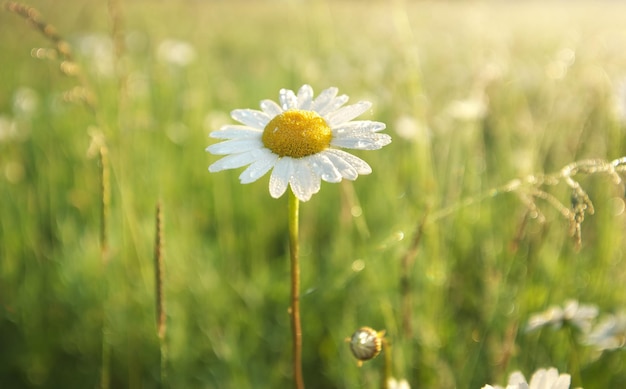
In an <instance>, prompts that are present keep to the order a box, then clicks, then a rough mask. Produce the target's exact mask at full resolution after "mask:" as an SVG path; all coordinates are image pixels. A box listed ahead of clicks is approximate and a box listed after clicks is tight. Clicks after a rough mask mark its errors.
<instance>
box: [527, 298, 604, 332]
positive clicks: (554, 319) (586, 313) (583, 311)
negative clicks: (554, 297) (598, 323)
mask: <svg viewBox="0 0 626 389" xmlns="http://www.w3.org/2000/svg"><path fill="white" fill-rule="evenodd" d="M597 316H598V307H597V306H595V305H590V304H579V302H578V301H576V300H567V301H566V302H565V306H564V307H563V308H561V307H558V306H552V307H550V308H548V309H547V310H545V311H543V312H541V313H538V314H535V315H532V316H531V317H530V319H529V320H528V324H527V326H526V331H527V332H530V331H534V330H536V329H538V328H541V327H546V326H552V327H553V328H555V329H558V328H561V327H562V326H563V325H564V324H569V325H571V326H574V327H576V328H578V329H579V330H581V331H582V332H587V331H589V329H591V321H592V320H593V319H595V318H596V317H597Z"/></svg>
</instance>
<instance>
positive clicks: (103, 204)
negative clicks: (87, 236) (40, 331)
mask: <svg viewBox="0 0 626 389" xmlns="http://www.w3.org/2000/svg"><path fill="white" fill-rule="evenodd" d="M98 151H99V157H100V256H101V258H100V263H101V267H102V281H101V282H102V301H103V302H102V366H101V373H100V388H101V389H108V388H109V385H110V375H111V371H110V370H111V342H110V339H109V337H110V329H109V319H108V317H107V313H108V309H107V300H108V277H107V265H108V262H109V243H108V224H109V223H108V220H109V209H110V205H111V186H110V170H109V169H110V167H109V156H108V149H107V147H106V145H104V144H102V145H101V146H100V148H99V149H98Z"/></svg>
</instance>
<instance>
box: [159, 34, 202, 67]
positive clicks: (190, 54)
mask: <svg viewBox="0 0 626 389" xmlns="http://www.w3.org/2000/svg"><path fill="white" fill-rule="evenodd" d="M157 56H158V57H159V60H161V61H162V62H164V63H167V64H169V65H173V66H178V67H181V68H183V67H186V66H188V65H189V64H190V63H192V62H193V61H194V60H195V59H196V49H195V48H194V47H193V46H192V45H191V44H190V43H188V42H185V41H181V40H178V39H166V40H164V41H163V42H161V44H159V47H158V49H157Z"/></svg>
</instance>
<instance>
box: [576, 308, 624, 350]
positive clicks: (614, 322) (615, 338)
mask: <svg viewBox="0 0 626 389" xmlns="http://www.w3.org/2000/svg"><path fill="white" fill-rule="evenodd" d="M585 343H586V344H588V345H590V346H595V347H596V348H597V349H598V350H599V351H605V350H615V349H619V348H624V346H626V312H620V313H618V314H615V315H609V316H607V317H605V318H604V319H603V320H602V321H601V322H600V323H598V324H597V325H596V326H595V327H594V328H593V330H592V331H591V332H590V333H589V334H588V335H587V338H586V340H585Z"/></svg>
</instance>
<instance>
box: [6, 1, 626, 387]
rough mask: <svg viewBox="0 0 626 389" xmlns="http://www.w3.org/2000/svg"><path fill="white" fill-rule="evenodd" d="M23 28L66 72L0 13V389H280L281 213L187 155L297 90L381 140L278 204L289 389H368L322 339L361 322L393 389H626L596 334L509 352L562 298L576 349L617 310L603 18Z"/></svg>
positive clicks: (609, 13) (547, 331) (62, 19)
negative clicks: (293, 283)
mask: <svg viewBox="0 0 626 389" xmlns="http://www.w3.org/2000/svg"><path fill="white" fill-rule="evenodd" d="M29 5H31V6H33V7H35V8H36V9H37V10H38V11H39V12H40V14H41V18H42V19H43V20H45V21H46V22H47V23H50V24H52V25H54V26H55V27H56V30H57V31H58V33H59V34H60V36H61V37H62V38H63V39H64V41H67V42H68V43H69V44H70V45H71V49H72V55H73V57H72V58H68V57H67V56H66V55H64V53H63V52H62V51H59V50H56V49H55V48H56V47H57V45H56V44H55V43H54V42H53V40H52V37H53V35H52V33H51V32H50V31H49V30H48V36H45V34H42V33H41V31H39V30H38V29H37V28H36V26H33V25H32V24H30V23H29V22H28V21H27V20H26V19H25V18H24V17H22V16H20V15H18V14H17V13H15V12H10V11H9V10H7V9H3V10H2V11H1V12H0V387H1V388H96V387H98V388H133V389H134V388H156V387H172V388H237V389H245V388H254V389H260V388H273V389H274V388H288V387H292V385H293V384H292V371H291V364H292V360H291V355H292V354H291V336H290V322H289V316H288V313H287V308H288V307H289V293H290V289H289V288H290V284H289V282H290V281H289V260H288V259H289V255H288V235H287V198H286V196H283V197H282V198H280V199H272V198H271V197H270V196H269V193H268V189H267V182H268V177H267V176H266V177H263V178H262V179H260V180H259V181H258V182H255V183H252V184H249V185H241V184H240V183H239V181H238V175H239V173H240V171H241V169H239V170H237V171H225V172H220V173H209V172H208V171H207V167H208V166H209V165H210V164H211V163H213V162H215V161H216V160H217V159H218V157H217V156H214V155H211V154H209V153H207V152H206V151H205V148H206V147H207V146H208V145H210V144H212V143H214V142H215V140H212V139H210V138H208V134H209V132H211V131H214V130H216V129H218V128H219V127H220V126H221V125H223V124H226V123H233V121H232V120H231V119H230V118H229V116H228V115H229V112H230V111H231V110H233V109H235V108H258V104H259V102H260V101H261V100H262V99H273V100H276V99H277V98H278V91H279V90H280V89H281V88H289V89H298V88H299V87H300V86H301V85H302V84H305V83H306V84H311V85H312V86H313V88H314V89H315V91H316V92H320V91H321V90H323V89H325V88H327V87H330V86H337V87H338V88H339V89H340V93H345V94H347V95H349V96H350V97H351V100H350V101H353V102H356V101H358V100H369V101H372V102H373V108H372V109H371V111H369V112H368V113H366V114H365V117H366V118H367V119H370V120H376V121H382V122H385V123H386V124H387V130H386V133H388V134H390V135H391V136H392V137H393V143H392V144H391V145H389V146H387V147H385V148H384V149H382V150H380V151H376V152H355V154H356V155H358V156H359V157H361V158H363V159H365V160H366V161H367V162H368V163H369V164H370V165H371V166H372V169H373V173H372V174H371V175H366V176H362V177H359V179H358V180H356V181H354V182H342V183H341V184H328V183H323V184H322V189H321V191H320V193H319V194H317V195H314V196H313V198H312V200H311V201H309V202H306V203H302V204H301V206H300V214H301V215H300V245H301V248H300V250H301V265H302V293H303V296H302V299H301V309H302V312H301V314H302V325H303V343H304V347H303V359H304V378H305V382H306V384H307V387H308V388H380V387H381V384H380V382H381V379H382V370H383V365H384V360H385V358H384V356H379V357H377V358H376V359H374V360H372V361H368V362H366V363H365V364H364V365H363V366H362V367H360V368H359V367H357V364H356V360H355V359H354V357H353V356H352V354H351V352H350V349H349V347H348V345H347V344H346V342H345V338H346V337H349V336H350V335H351V334H352V333H353V332H354V331H355V330H356V329H357V328H359V327H361V326H370V327H373V328H375V329H379V330H382V329H384V330H386V338H387V340H388V341H389V342H390V344H391V348H390V349H386V350H384V351H383V354H384V355H385V354H386V355H387V356H391V361H392V365H391V368H392V375H393V376H394V377H396V378H398V379H400V378H405V379H407V380H408V382H409V383H410V384H411V387H412V388H435V389H439V388H442V389H443V388H468V389H469V388H472V389H473V388H476V389H478V388H481V387H482V386H483V385H485V384H499V385H505V384H506V381H507V377H508V376H509V374H510V373H511V372H513V371H516V370H520V371H521V372H522V373H524V374H525V375H526V377H527V378H529V377H530V375H531V374H532V372H534V371H535V370H536V369H539V368H542V367H551V366H552V367H556V368H558V370H559V372H566V373H568V374H570V375H571V376H572V386H571V387H572V388H574V387H579V386H582V387H584V388H586V389H593V388H620V387H624V386H625V385H626V354H625V351H626V350H625V347H623V346H624V343H625V342H626V340H625V339H626V322H624V320H622V321H621V322H620V321H618V322H617V324H616V325H615V328H614V332H613V333H611V334H609V335H613V336H612V337H611V339H613V340H615V341H616V342H617V343H616V344H615V347H614V349H611V350H604V351H602V350H599V349H598V347H597V344H589V342H588V341H587V340H586V339H587V338H586V336H585V334H584V333H581V331H579V330H578V329H577V328H576V326H575V324H576V323H575V320H573V319H571V318H569V319H565V320H564V326H563V327H562V328H560V329H554V328H552V327H550V326H547V327H543V328H541V329H538V330H536V331H532V332H527V331H526V326H527V323H528V320H529V318H530V317H531V316H532V315H533V314H535V313H538V312H541V311H544V310H546V309H547V308H549V307H550V306H553V305H558V306H563V304H564V303H565V301H566V300H568V299H574V300H578V301H579V302H580V303H581V304H592V305H595V306H597V307H598V309H599V314H598V316H597V317H596V318H595V319H594V320H593V321H592V324H593V325H592V329H597V328H598V327H597V326H598V325H601V323H602V321H603V320H604V319H605V318H607V317H610V316H609V315H611V314H619V313H620V312H626V289H625V288H624V285H626V260H625V256H626V243H625V240H624V232H625V229H626V216H625V215H624V192H625V188H624V184H623V183H622V182H618V180H617V178H618V177H620V175H621V178H626V175H625V174H623V170H624V166H623V164H618V163H615V164H614V165H611V164H608V162H609V161H612V160H615V159H618V158H621V157H623V156H626V92H625V88H626V86H625V85H626V84H624V82H625V80H626V28H625V27H624V17H623V15H625V14H626V5H624V4H621V3H619V2H610V1H607V2H588V3H587V2H572V3H569V2H554V3H552V2H546V3H544V2H530V3H527V2H484V3H483V2H441V3H440V2H411V1H401V0H398V1H390V2H383V1H367V2H366V1H356V0H355V1H330V0H328V1H323V0H319V1H309V2H307V1H274V0H268V1H252V0H250V1H208V0H207V1H166V0H162V1H145V0H143V1H142V0H138V1H132V2H128V4H126V2H123V1H109V2H107V1H100V2H93V1H92V2H87V1H79V0H72V1H66V2H63V5H62V6H61V5H60V3H59V2H55V1H44V0H36V1H32V2H31V3H29ZM166 40H176V41H174V43H175V44H176V42H178V46H176V45H174V46H175V48H176V49H177V50H181V51H182V53H181V51H178V52H175V54H172V55H173V57H168V53H170V54H171V50H174V49H172V47H169V48H168V47H167V46H164V45H163V42H164V41H166ZM170 42H172V41H170ZM181 42H184V43H181ZM170 46H171V45H170ZM181 48H182V49H181ZM190 48H191V49H192V51H191V52H189V53H188V52H186V51H185V50H188V49H190ZM38 49H41V50H38ZM168 50H169V51H168ZM176 53H178V54H176ZM37 57H42V58H37ZM177 60H180V61H184V60H189V62H188V63H187V62H178V63H177V62H176V61H177ZM76 69H78V70H76ZM81 75H82V76H81ZM620 85H621V87H620ZM620 88H621V89H620ZM85 98H86V99H87V100H85ZM620 108H621V110H622V111H620ZM103 151H106V155H105V157H106V158H104V159H103V158H102V155H103V154H102V152H103ZM590 159H591V160H594V162H593V163H591V164H590V166H587V165H585V166H583V165H577V166H579V167H580V171H579V174H576V175H572V176H571V178H572V179H573V180H575V181H570V182H569V184H568V182H567V178H568V177H566V176H564V175H558V174H557V175H554V176H549V177H548V179H547V180H545V182H543V185H542V182H541V179H542V178H543V177H544V174H552V173H558V172H559V171H560V170H561V169H562V168H563V167H564V166H566V165H568V164H570V163H574V162H575V161H584V160H590ZM600 160H602V161H605V162H601V161H600ZM612 168H614V169H613V170H614V171H611V169H612ZM620 169H622V172H620V171H615V170H620ZM103 171H104V177H105V180H104V182H107V180H106V178H107V177H108V179H109V180H108V182H109V183H108V184H105V190H104V192H103V189H102V182H103V179H102V177H103V174H102V172H103ZM533 178H534V180H533ZM514 179H520V181H518V182H513V181H512V180H514ZM518 183H519V185H517V184H518ZM575 184H579V185H580V188H581V189H579V190H578V192H577V191H575V190H573V189H572V185H575ZM103 193H104V194H105V197H106V196H110V201H109V202H108V204H106V205H105V206H104V207H103V205H102V204H103V201H102V199H103ZM586 195H588V198H589V199H590V200H591V202H592V203H593V208H594V211H595V213H593V214H591V212H590V211H591V207H590V204H587V203H585V202H584V201H585V196H586ZM157 203H160V204H161V206H162V213H163V225H162V228H163V239H164V244H163V246H162V247H161V249H162V250H163V254H164V266H165V273H164V283H163V288H164V302H165V312H166V317H167V322H166V324H167V327H166V332H165V338H164V341H163V342H160V340H159V337H158V335H157V325H156V316H157V314H156V307H155V305H156V304H155V300H156V298H155V266H154V251H155V247H154V246H155V243H154V242H155V234H156V232H155V231H156V225H155V224H156V223H155V208H156V206H157ZM585 206H586V208H585ZM583 215H584V222H582V223H577V222H572V220H573V219H574V218H576V217H578V218H579V219H577V220H578V222H580V221H581V220H580V216H583ZM570 219H571V220H570ZM576 227H580V239H578V238H577V236H578V235H577V233H576V232H575V230H576ZM572 232H574V233H573V234H572ZM104 244H106V249H105V250H103V245H104ZM620 325H621V327H620ZM607 336H608V335H607Z"/></svg>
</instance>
